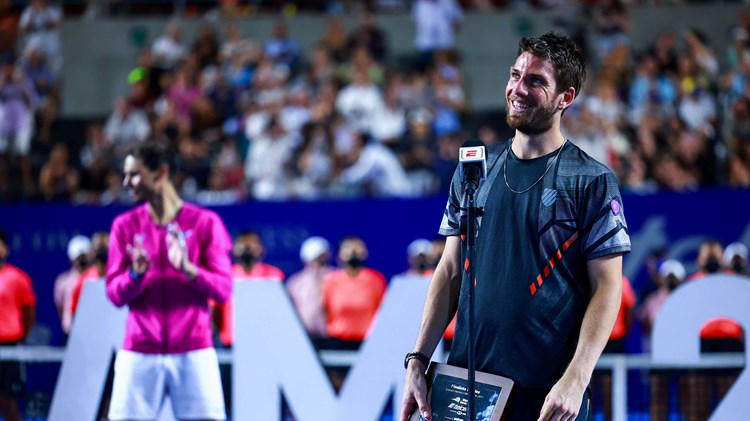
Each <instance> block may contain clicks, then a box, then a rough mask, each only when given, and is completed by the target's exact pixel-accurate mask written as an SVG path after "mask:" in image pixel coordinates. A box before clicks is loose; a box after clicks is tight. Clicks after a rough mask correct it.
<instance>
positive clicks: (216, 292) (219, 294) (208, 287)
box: [167, 214, 232, 303]
mask: <svg viewBox="0 0 750 421" xmlns="http://www.w3.org/2000/svg"><path fill="white" fill-rule="evenodd" d="M208 218H209V220H208V222H207V226H206V227H205V231H203V234H204V235H203V236H202V237H201V241H205V242H206V245H205V246H203V256H201V258H200V261H198V262H195V263H193V262H191V261H190V260H189V258H188V252H187V247H186V246H185V245H184V244H180V242H179V241H178V240H176V239H175V238H174V235H173V234H170V235H169V236H168V240H167V245H168V246H169V248H170V252H169V253H170V261H171V259H172V258H173V255H172V253H173V250H174V251H176V249H180V251H181V253H179V256H176V257H175V262H173V263H172V264H173V265H174V266H175V267H177V268H178V269H181V270H182V271H183V272H184V273H185V275H186V276H187V277H188V278H189V279H191V280H192V281H193V282H192V285H193V286H195V287H196V288H197V289H198V290H199V291H200V292H201V293H202V294H204V295H206V296H207V297H208V298H210V299H212V300H214V301H216V302H217V303H223V302H225V301H226V300H227V299H228V298H229V296H230V295H231V293H232V261H231V259H230V258H229V252H230V250H231V248H232V241H231V239H230V237H229V233H228V232H227V229H226V228H225V227H224V223H223V222H222V221H221V219H220V218H219V216H218V215H216V214H211V215H210V216H209V217H208ZM179 261H182V263H177V262H179Z"/></svg>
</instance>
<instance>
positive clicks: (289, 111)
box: [279, 105, 310, 133]
mask: <svg viewBox="0 0 750 421" xmlns="http://www.w3.org/2000/svg"><path fill="white" fill-rule="evenodd" d="M279 121H280V122H281V125H282V126H284V130H286V131H287V132H289V133H299V132H300V129H301V128H302V126H304V125H305V123H307V122H308V121H310V110H309V109H307V108H305V107H303V106H300V105H287V106H286V107H284V108H282V110H281V112H280V113H279Z"/></svg>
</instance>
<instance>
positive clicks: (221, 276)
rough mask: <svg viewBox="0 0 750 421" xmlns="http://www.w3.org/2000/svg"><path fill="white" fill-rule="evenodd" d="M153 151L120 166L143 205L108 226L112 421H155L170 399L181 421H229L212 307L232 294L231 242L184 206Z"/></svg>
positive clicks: (142, 150) (146, 149)
mask: <svg viewBox="0 0 750 421" xmlns="http://www.w3.org/2000/svg"><path fill="white" fill-rule="evenodd" d="M170 159H171V156H170V155H169V154H168V153H167V152H166V150H165V149H164V148H162V147H161V146H160V145H158V144H156V143H154V142H147V143H144V144H142V145H139V146H138V147H137V148H136V149H135V150H134V151H132V152H131V153H130V154H129V155H128V156H127V157H126V158H125V165H124V172H125V179H124V181H123V185H124V186H125V187H127V188H129V189H130V190H131V192H132V194H133V196H134V197H135V198H136V199H138V200H142V201H145V202H146V203H144V204H142V205H140V206H138V207H136V208H135V209H132V210H130V211H127V212H125V213H123V214H121V215H119V216H118V217H117V218H115V220H114V222H113V223H112V230H111V233H110V240H109V257H108V259H107V296H108V297H109V299H110V300H111V301H112V302H113V303H114V304H115V305H116V306H118V307H120V306H124V305H127V306H128V307H129V309H130V312H129V313H128V317H127V326H126V334H125V343H124V344H123V347H122V349H121V350H120V351H119V352H118V353H117V359H116V360H115V377H114V386H113V391H112V401H111V406H110V411H109V419H110V420H136V419H137V420H154V419H156V417H157V415H158V412H159V410H160V406H161V404H162V402H163V398H164V395H165V393H167V391H168V392H169V395H170V398H171V401H172V408H173V410H174V415H175V417H176V418H178V419H180V420H187V419H190V420H223V419H225V418H226V415H225V409H224V399H223V396H222V389H221V379H220V375H219V365H218V360H217V357H216V351H215V350H214V349H213V347H212V343H211V323H210V322H211V320H210V312H209V306H208V302H209V300H214V301H216V302H223V301H225V300H226V299H227V298H228V297H229V295H230V293H231V290H232V278H231V262H230V259H229V252H230V249H231V241H230V239H229V234H228V233H227V230H226V227H225V226H224V223H223V222H222V221H221V219H220V218H219V216H218V215H216V214H215V213H214V212H211V211H209V210H206V209H203V208H200V207H198V206H196V205H193V204H190V203H185V202H183V201H182V199H180V197H179V196H178V195H177V192H176V190H175V188H174V186H173V184H172V182H171V181H170V179H169V161H170Z"/></svg>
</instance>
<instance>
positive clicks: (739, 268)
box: [732, 259, 745, 273]
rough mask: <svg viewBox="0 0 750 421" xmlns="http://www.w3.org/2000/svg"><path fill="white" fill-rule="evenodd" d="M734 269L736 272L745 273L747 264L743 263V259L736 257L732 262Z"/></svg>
mask: <svg viewBox="0 0 750 421" xmlns="http://www.w3.org/2000/svg"><path fill="white" fill-rule="evenodd" d="M732 271H734V273H745V264H744V263H742V260H739V259H735V260H734V262H732Z"/></svg>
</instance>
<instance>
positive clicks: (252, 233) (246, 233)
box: [236, 228, 263, 243]
mask: <svg viewBox="0 0 750 421" xmlns="http://www.w3.org/2000/svg"><path fill="white" fill-rule="evenodd" d="M244 237H255V238H257V239H258V240H259V241H260V242H261V243H263V237H262V236H261V235H260V232H258V231H256V230H254V229H250V228H244V229H242V230H240V232H239V233H237V237H236V238H237V239H240V238H244Z"/></svg>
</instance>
